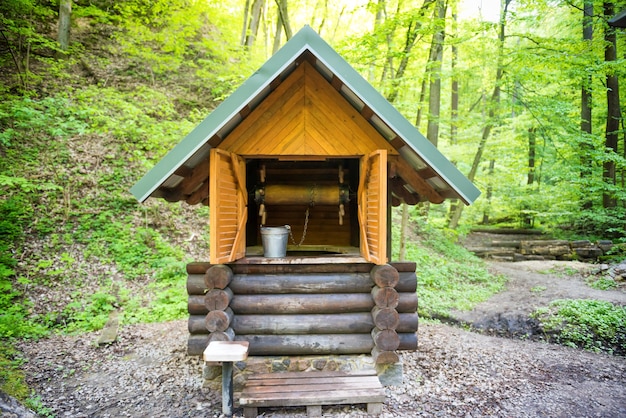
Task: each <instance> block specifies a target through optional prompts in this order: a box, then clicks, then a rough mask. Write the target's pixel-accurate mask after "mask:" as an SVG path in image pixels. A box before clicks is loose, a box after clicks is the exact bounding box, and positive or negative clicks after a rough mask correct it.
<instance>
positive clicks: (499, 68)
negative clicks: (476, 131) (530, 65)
mask: <svg viewBox="0 0 626 418" xmlns="http://www.w3.org/2000/svg"><path fill="white" fill-rule="evenodd" d="M502 1H503V7H502V10H501V12H500V22H499V25H498V26H499V34H498V55H497V59H496V61H497V63H496V79H495V81H494V83H495V85H494V87H493V93H492V94H491V98H490V99H489V103H488V109H489V110H488V117H487V120H486V121H485V126H484V127H483V132H482V136H481V138H480V142H479V143H478V148H477V149H476V154H475V155H474V160H473V162H472V167H471V168H470V171H469V173H468V175H467V178H468V179H469V180H470V181H474V179H475V178H476V173H477V172H478V166H479V165H480V162H481V160H482V157H483V153H484V152H485V146H486V145H487V140H488V139H489V135H490V134H491V129H492V128H493V126H494V119H495V116H496V110H497V105H498V103H499V101H500V91H501V87H500V84H501V82H502V75H503V74H504V69H503V58H504V41H505V30H506V19H507V16H506V15H507V11H508V8H509V4H510V3H511V0H502ZM464 207H465V206H463V205H458V206H457V207H456V211H455V212H454V213H453V214H452V217H451V219H450V228H452V229H455V228H456V227H457V226H458V225H459V220H460V219H461V214H462V213H463V208H464Z"/></svg>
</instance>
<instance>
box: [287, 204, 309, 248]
mask: <svg viewBox="0 0 626 418" xmlns="http://www.w3.org/2000/svg"><path fill="white" fill-rule="evenodd" d="M309 209H310V208H306V212H305V214H304V230H303V231H302V238H300V242H298V243H296V240H295V239H294V237H293V233H292V232H291V228H289V238H291V242H292V243H293V245H295V246H297V247H299V246H301V245H302V243H303V242H304V238H306V229H307V226H308V225H309Z"/></svg>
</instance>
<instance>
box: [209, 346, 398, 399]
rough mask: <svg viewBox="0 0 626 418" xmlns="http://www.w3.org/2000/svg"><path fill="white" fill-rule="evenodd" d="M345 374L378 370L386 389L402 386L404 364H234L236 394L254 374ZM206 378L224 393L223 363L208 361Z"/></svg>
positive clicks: (330, 358)
mask: <svg viewBox="0 0 626 418" xmlns="http://www.w3.org/2000/svg"><path fill="white" fill-rule="evenodd" d="M315 370H317V371H342V372H350V371H354V370H376V372H377V373H378V377H379V379H380V381H381V383H382V384H383V385H385V386H389V385H399V384H401V383H402V363H396V364H390V365H378V366H377V365H375V364H374V360H373V359H372V357H371V356H368V355H365V354H364V355H324V356H294V357H274V356H272V357H265V356H254V357H248V359H247V360H246V361H238V362H235V363H234V365H233V386H234V390H235V391H236V392H239V391H241V390H242V389H243V385H244V384H245V382H246V379H247V376H248V375H250V374H254V373H280V372H304V371H315ZM202 376H203V378H204V386H205V387H209V388H211V389H213V390H221V387H222V378H221V376H222V366H221V364H219V363H209V362H205V365H204V369H203V373H202Z"/></svg>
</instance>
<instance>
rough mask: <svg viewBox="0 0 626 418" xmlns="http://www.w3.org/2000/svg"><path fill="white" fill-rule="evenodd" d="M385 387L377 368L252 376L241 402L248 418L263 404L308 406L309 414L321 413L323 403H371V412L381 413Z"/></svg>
mask: <svg viewBox="0 0 626 418" xmlns="http://www.w3.org/2000/svg"><path fill="white" fill-rule="evenodd" d="M384 401H385V390H384V389H383V386H382V385H381V383H380V380H378V376H377V375H376V372H375V371H374V370H366V371H356V372H350V373H344V372H322V371H310V372H284V373H262V374H253V375H251V376H249V377H248V380H247V382H246V384H245V386H244V389H243V391H242V392H241V396H240V397H239V405H240V406H241V407H243V411H244V416H245V417H246V418H251V417H254V418H256V417H257V416H258V408H261V407H289V406H306V408H307V414H308V416H309V417H315V416H321V415H322V405H343V404H367V413H368V415H380V414H381V413H382V409H383V402H384Z"/></svg>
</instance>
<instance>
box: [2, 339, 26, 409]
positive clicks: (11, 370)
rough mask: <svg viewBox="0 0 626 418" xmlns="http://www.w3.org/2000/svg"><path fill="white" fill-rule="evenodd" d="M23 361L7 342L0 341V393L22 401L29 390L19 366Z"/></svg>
mask: <svg viewBox="0 0 626 418" xmlns="http://www.w3.org/2000/svg"><path fill="white" fill-rule="evenodd" d="M23 363H24V359H23V358H22V357H21V356H20V354H19V352H18V351H17V350H16V349H15V348H14V347H13V346H12V345H11V344H10V343H9V342H7V341H5V340H2V339H0V392H3V393H6V394H7V395H10V396H13V397H14V398H16V399H19V400H24V399H26V398H27V397H28V394H29V389H28V386H27V385H26V382H25V381H24V373H23V372H22V371H21V370H20V366H21V365H22V364H23Z"/></svg>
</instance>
